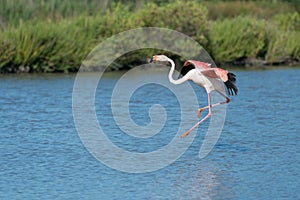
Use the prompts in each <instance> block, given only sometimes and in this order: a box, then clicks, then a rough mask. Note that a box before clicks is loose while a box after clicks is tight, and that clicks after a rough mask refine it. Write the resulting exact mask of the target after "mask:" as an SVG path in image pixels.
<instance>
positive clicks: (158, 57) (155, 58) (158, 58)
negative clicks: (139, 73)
mask: <svg viewBox="0 0 300 200" xmlns="http://www.w3.org/2000/svg"><path fill="white" fill-rule="evenodd" d="M169 60H170V58H168V57H167V56H165V55H154V56H152V58H151V60H150V62H156V61H162V62H166V61H169Z"/></svg>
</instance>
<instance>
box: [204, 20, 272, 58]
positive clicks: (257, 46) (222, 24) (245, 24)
mask: <svg viewBox="0 0 300 200" xmlns="http://www.w3.org/2000/svg"><path fill="white" fill-rule="evenodd" d="M265 26H266V22H265V21H264V20H257V19H255V18H251V17H241V16H239V17H237V18H234V19H226V20H218V21H215V22H212V24H211V28H210V32H209V39H210V45H209V50H210V52H211V54H212V55H213V57H214V58H215V59H216V60H217V61H219V62H230V61H234V60H237V59H240V58H256V57H258V56H259V55H260V53H261V51H263V49H264V45H265Z"/></svg>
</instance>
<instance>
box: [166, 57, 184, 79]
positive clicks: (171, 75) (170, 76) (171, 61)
mask: <svg viewBox="0 0 300 200" xmlns="http://www.w3.org/2000/svg"><path fill="white" fill-rule="evenodd" d="M169 62H170V63H171V70H170V72H169V81H170V82H171V83H173V84H175V85H178V84H181V83H183V82H184V81H186V78H185V77H182V78H181V79H178V80H175V79H173V73H174V71H175V63H174V61H173V60H172V59H170V58H169Z"/></svg>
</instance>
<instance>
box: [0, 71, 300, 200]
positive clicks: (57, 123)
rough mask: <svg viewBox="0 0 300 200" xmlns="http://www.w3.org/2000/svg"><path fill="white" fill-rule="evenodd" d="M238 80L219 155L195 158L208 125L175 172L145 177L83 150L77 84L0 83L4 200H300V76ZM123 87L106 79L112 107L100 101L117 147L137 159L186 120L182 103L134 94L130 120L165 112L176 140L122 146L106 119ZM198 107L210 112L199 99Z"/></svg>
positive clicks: (257, 75)
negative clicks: (154, 110) (114, 90)
mask: <svg viewBox="0 0 300 200" xmlns="http://www.w3.org/2000/svg"><path fill="white" fill-rule="evenodd" d="M235 73H236V74H237V77H238V83H237V84H238V87H239V94H238V96H236V97H233V98H232V101H231V102H230V104H229V105H228V106H227V115H226V122H225V126H224V129H223V132H222V135H221V137H220V139H219V141H218V143H217V145H216V146H215V147H214V149H213V151H212V152H211V153H210V154H209V155H208V156H207V157H206V158H204V159H199V157H198V152H199V147H200V146H201V144H202V142H203V137H204V133H205V128H207V123H204V124H203V125H202V126H201V127H199V129H198V131H197V136H196V138H195V140H194V141H193V143H192V145H191V146H190V147H189V149H188V150H187V151H186V152H185V153H184V154H183V155H182V156H181V157H180V158H179V159H178V160H177V161H176V162H174V163H172V164H171V165H169V166H167V167H165V168H163V169H160V170H158V171H154V172H150V173H142V174H131V173H125V172H120V171H118V170H114V169H111V168H109V167H107V166H105V165H103V164H102V163H101V162H99V161H98V160H97V159H95V158H94V157H93V156H92V155H91V154H90V153H89V152H88V151H87V150H86V148H85V147H84V146H83V144H82V143H81V141H80V138H79V136H78V134H77V131H76V129H75V126H74V122H73V116H72V89H73V83H74V78H75V75H7V76H1V77H0V89H1V93H0V105H1V106H0V120H1V123H0V133H1V134H0V141H1V145H0V153H1V160H0V165H1V168H0V176H1V179H0V199H239V200H240V199H299V198H300V192H299V187H300V184H299V183H300V181H299V169H300V156H299V153H300V149H299V140H300V136H299V130H300V123H299V118H300V111H299V107H300V103H299V96H300V90H299V83H300V82H299V76H300V70H299V69H286V70H281V69H280V70H265V71H238V72H235ZM117 78H118V76H114V75H109V76H106V77H105V78H104V79H102V81H103V83H105V84H104V85H107V90H101V92H103V91H104V92H105V91H107V94H97V95H98V96H99V97H100V96H106V97H107V99H105V98H98V99H97V100H96V109H97V116H98V118H99V119H101V122H102V123H104V124H105V127H106V133H109V131H110V136H109V137H110V139H111V140H112V141H113V142H115V143H116V144H117V145H118V146H120V147H122V148H127V149H128V150H131V151H137V152H147V151H153V150H154V149H157V148H160V147H161V146H163V145H166V144H167V143H168V142H169V141H170V140H171V139H172V137H174V134H173V135H172V131H173V130H174V133H176V131H177V128H178V127H177V128H176V126H178V124H179V120H180V118H179V117H178V115H180V111H178V110H177V109H176V108H177V105H178V102H177V101H176V99H175V96H174V95H173V94H172V93H171V92H170V91H168V90H167V89H166V88H162V87H160V86H156V85H149V86H147V87H144V88H143V89H141V90H139V91H137V92H136V93H135V94H134V96H133V99H132V102H131V104H132V105H131V107H130V108H131V111H130V112H131V114H132V118H133V120H135V122H136V123H137V124H139V125H146V124H147V123H149V116H148V112H147V111H148V109H149V106H151V104H153V103H158V104H161V105H163V106H164V107H166V110H167V111H168V113H167V114H168V118H167V119H168V120H167V121H168V122H167V124H166V128H168V130H169V132H168V134H166V132H163V131H162V133H159V134H157V135H156V136H155V137H153V138H148V139H143V140H130V139H128V140H127V139H126V140H125V139H124V138H130V137H128V136H126V137H125V136H124V137H123V136H122V132H121V131H120V130H118V128H117V126H116V125H115V124H114V123H113V122H114V121H113V119H112V118H111V117H103V113H105V112H107V113H108V114H109V113H110V112H111V111H109V109H108V108H109V104H110V101H109V96H110V95H109V93H110V88H111V87H112V86H113V84H114V83H115V82H116V81H117ZM157 91H160V92H159V94H163V95H160V96H158V95H155V94H157ZM165 96H168V98H165ZM198 97H199V100H200V102H201V104H203V105H205V103H206V96H205V93H204V92H203V91H202V90H200V89H199V91H198ZM145 99H147V100H145ZM169 101H173V102H172V104H171V103H170V102H169ZM145 110H146V111H145ZM195 111H196V110H195ZM195 111H192V113H191V115H195ZM108 116H109V115H108ZM105 120H106V121H105ZM107 131H108V132H107ZM162 159H163V158H162Z"/></svg>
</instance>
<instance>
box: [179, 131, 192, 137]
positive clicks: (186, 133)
mask: <svg viewBox="0 0 300 200" xmlns="http://www.w3.org/2000/svg"><path fill="white" fill-rule="evenodd" d="M190 132H192V130H189V131H187V132H185V133H184V134H182V135H180V138H184V137H186V136H188V135H189V134H190Z"/></svg>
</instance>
